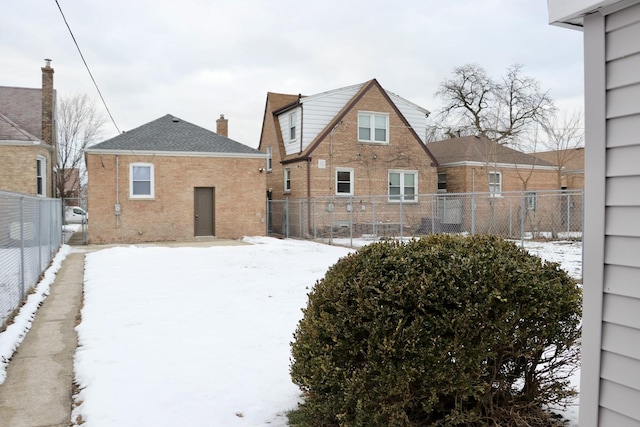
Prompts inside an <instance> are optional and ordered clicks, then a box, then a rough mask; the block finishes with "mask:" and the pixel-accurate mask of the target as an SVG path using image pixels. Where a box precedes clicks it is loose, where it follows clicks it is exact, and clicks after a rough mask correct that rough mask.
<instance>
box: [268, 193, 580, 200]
mask: <svg viewBox="0 0 640 427" xmlns="http://www.w3.org/2000/svg"><path fill="white" fill-rule="evenodd" d="M531 194H535V195H536V196H540V197H545V196H550V197H552V196H553V197H559V196H582V195H583V194H584V190H521V191H502V192H501V193H500V194H494V193H491V192H475V193H425V194H415V195H412V196H411V199H409V198H407V196H404V197H405V198H404V200H402V201H404V202H405V203H410V202H415V200H414V198H417V199H420V198H447V197H451V198H464V197H486V198H516V197H517V198H521V197H526V196H528V195H531ZM394 197H398V196H394V195H389V194H372V195H339V196H338V195H335V196H312V197H301V198H285V199H281V200H275V199H274V200H271V202H281V201H284V200H288V201H289V202H297V201H301V200H323V201H334V202H335V201H340V200H374V199H385V200H388V199H390V198H394ZM393 201H394V203H398V202H400V201H401V200H400V199H394V200H393Z"/></svg>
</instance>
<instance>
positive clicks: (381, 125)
mask: <svg viewBox="0 0 640 427" xmlns="http://www.w3.org/2000/svg"><path fill="white" fill-rule="evenodd" d="M358 141H360V142H372V143H376V144H388V143H389V115H388V114H383V113H368V112H360V113H358Z"/></svg>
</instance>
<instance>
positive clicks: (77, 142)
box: [56, 94, 105, 199]
mask: <svg viewBox="0 0 640 427" xmlns="http://www.w3.org/2000/svg"><path fill="white" fill-rule="evenodd" d="M56 123H57V131H58V153H57V155H58V156H57V157H58V159H57V166H58V172H57V182H56V190H57V193H58V196H59V197H61V198H62V199H65V198H70V197H79V190H80V187H81V185H82V183H83V182H84V178H85V176H86V168H85V165H84V150H85V148H87V147H88V146H90V145H91V144H93V143H95V142H97V139H98V138H99V137H100V129H101V128H102V126H103V125H104V123H105V119H104V118H103V117H102V116H101V115H100V114H99V113H98V112H97V111H96V107H95V102H94V101H93V100H91V99H90V98H89V97H88V96H87V95H86V94H74V95H71V96H68V97H65V98H63V99H61V100H60V101H59V102H58V110H57V117H56Z"/></svg>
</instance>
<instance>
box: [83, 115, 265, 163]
mask: <svg viewBox="0 0 640 427" xmlns="http://www.w3.org/2000/svg"><path fill="white" fill-rule="evenodd" d="M86 151H87V152H89V153H92V152H93V153H100V152H102V153H110V154H116V153H118V152H122V153H131V152H141V153H171V154H173V155H178V154H183V155H189V154H190V155H194V154H205V155H206V154H208V155H219V156H225V155H227V156H240V157H264V156H265V155H264V154H263V153H261V152H260V151H258V150H256V149H254V148H251V147H248V146H246V145H244V144H241V143H239V142H237V141H234V140H232V139H229V138H227V137H224V136H222V135H218V134H217V133H215V132H212V131H210V130H207V129H205V128H202V127H200V126H197V125H194V124H192V123H189V122H187V121H185V120H182V119H180V118H178V117H175V116H172V115H171V114H167V115H165V116H163V117H160V118H159V119H156V120H154V121H152V122H149V123H147V124H144V125H142V126H139V127H137V128H135V129H133V130H130V131H127V132H124V133H122V134H120V135H118V136H116V137H113V138H111V139H108V140H106V141H104V142H101V143H99V144H96V145H93V146H91V147H90V148H88V149H87V150H86Z"/></svg>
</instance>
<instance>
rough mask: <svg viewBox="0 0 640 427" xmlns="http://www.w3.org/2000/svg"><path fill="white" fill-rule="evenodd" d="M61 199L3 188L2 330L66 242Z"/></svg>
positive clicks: (0, 198)
mask: <svg viewBox="0 0 640 427" xmlns="http://www.w3.org/2000/svg"><path fill="white" fill-rule="evenodd" d="M62 243H63V242H62V205H61V202H60V200H59V199H46V198H42V197H32V196H27V195H22V194H17V193H7V192H2V191H0V329H1V328H3V327H4V326H5V324H6V322H7V321H8V320H9V319H11V317H12V316H13V314H14V313H15V312H16V310H17V309H18V308H19V307H20V305H21V303H22V301H23V300H24V299H25V297H26V296H27V295H28V294H29V292H30V291H31V289H32V288H33V287H34V286H35V285H36V284H37V283H38V280H39V278H40V275H41V274H42V273H43V272H44V271H45V270H46V269H47V267H48V266H49V263H50V262H51V260H52V259H53V256H54V255H55V254H56V252H57V251H58V249H59V248H60V246H61V245H62Z"/></svg>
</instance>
